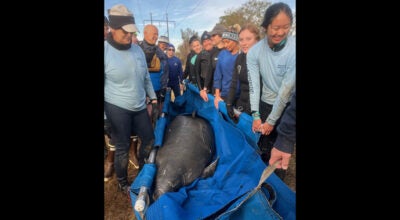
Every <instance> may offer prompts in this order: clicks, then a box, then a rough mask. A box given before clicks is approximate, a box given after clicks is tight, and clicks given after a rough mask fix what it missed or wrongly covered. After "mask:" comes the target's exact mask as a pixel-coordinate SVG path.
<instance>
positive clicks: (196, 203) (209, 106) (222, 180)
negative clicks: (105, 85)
mask: <svg viewBox="0 0 400 220" xmlns="http://www.w3.org/2000/svg"><path fill="white" fill-rule="evenodd" d="M167 95H169V92H168V93H167ZM165 105H166V106H164V107H165V108H164V110H168V112H167V115H166V118H164V119H162V120H158V121H157V123H159V121H160V122H161V121H162V124H163V126H167V124H168V122H170V121H171V120H173V118H174V117H175V116H176V115H180V114H192V112H193V111H196V114H197V115H198V116H199V117H203V118H205V119H206V120H208V122H209V123H210V124H211V126H212V128H213V130H214V134H215V135H214V136H215V143H216V154H215V156H214V157H215V158H217V157H219V161H218V165H217V169H216V171H215V173H214V175H213V176H212V177H209V178H206V179H197V180H195V181H194V182H193V183H192V184H190V185H189V186H185V187H182V188H181V189H180V190H179V191H177V192H169V193H166V194H163V195H162V196H161V197H159V198H158V200H156V201H151V202H150V203H151V204H150V205H149V206H148V208H147V209H146V210H145V212H144V214H145V218H146V219H147V220H153V219H154V220H156V219H157V220H158V219H184V220H191V219H207V218H210V219H215V217H214V216H215V215H216V213H221V212H222V210H223V211H224V212H226V210H230V209H231V207H232V206H234V205H232V204H236V203H238V202H239V201H240V198H241V197H242V196H243V195H245V194H246V193H248V192H250V191H251V190H252V189H254V188H255V187H256V186H257V184H258V182H259V180H260V177H261V174H262V172H263V170H264V169H265V168H266V164H265V163H264V162H263V161H262V160H261V158H260V156H259V154H258V153H257V149H258V146H257V144H256V143H257V141H258V138H259V134H257V133H256V134H255V133H253V132H252V131H251V125H252V118H251V116H249V115H247V114H241V115H240V118H239V122H238V123H237V124H235V123H233V122H232V121H231V119H230V118H229V117H228V116H227V111H226V107H225V104H224V103H223V102H220V104H219V110H217V109H216V108H215V107H214V97H213V96H211V95H209V101H208V102H204V101H203V100H202V99H201V97H200V95H199V91H198V89H197V88H196V87H194V86H193V85H191V84H189V85H187V89H186V91H185V92H184V93H183V95H182V96H178V97H177V98H176V99H175V100H174V102H169V99H167V100H166V103H165ZM160 119H161V118H160ZM160 124H161V123H160ZM157 129H159V128H157V126H156V131H155V134H156V142H157V139H158V142H159V140H160V139H161V140H162V136H163V134H160V133H162V132H158V131H157ZM157 136H158V137H157ZM161 147H162V145H161ZM178 156H179V155H178ZM154 168H155V167H154V166H151V168H150V170H149V171H147V169H146V167H144V168H143V169H142V170H141V172H140V174H139V175H138V176H137V177H136V179H135V181H134V182H133V184H132V185H131V199H132V207H134V204H135V200H136V197H137V194H138V193H139V188H140V186H141V185H143V184H144V183H145V184H147V185H148V184H149V183H148V179H146V180H145V179H142V176H143V177H146V176H147V177H148V176H151V175H153V174H152V173H151V174H150V175H146V172H154ZM265 182H266V183H268V184H269V185H270V186H272V188H273V189H274V190H275V193H276V200H275V202H274V203H273V204H272V209H273V210H274V212H276V213H277V214H278V215H279V216H281V217H282V218H283V219H285V220H286V219H288V220H290V219H296V201H295V200H296V194H295V192H293V191H292V190H291V189H290V188H289V187H288V186H287V185H286V184H285V183H284V182H282V181H281V180H280V179H279V177H277V176H276V175H275V174H272V175H271V176H270V177H269V178H268V179H267V180H266V181H265ZM150 193H151V190H150ZM238 198H239V199H238ZM254 205H255V204H250V203H249V205H248V206H254ZM247 208H249V207H247ZM135 214H136V217H137V218H138V219H141V217H140V215H139V213H137V212H136V211H135ZM211 216H213V217H211ZM260 219H261V218H260ZM262 219H274V218H265V217H264V218H262ZM251 220H256V219H251Z"/></svg>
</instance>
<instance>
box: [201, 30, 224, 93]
mask: <svg viewBox="0 0 400 220" xmlns="http://www.w3.org/2000/svg"><path fill="white" fill-rule="evenodd" d="M225 30H226V28H225V27H224V26H223V25H222V24H216V25H215V26H214V28H213V29H212V31H210V32H205V33H203V34H204V41H203V42H204V43H205V45H204V46H203V47H204V48H205V50H207V52H208V53H209V57H210V58H209V60H210V64H211V65H210V68H209V74H208V76H207V77H206V78H205V80H204V87H203V88H202V90H201V91H200V96H201V98H202V99H203V100H204V101H208V94H214V93H215V89H214V87H213V82H214V80H213V78H214V72H215V69H216V68H217V61H218V54H219V52H221V50H223V49H224V42H222V33H223V32H224V31H225ZM208 36H209V39H210V40H211V44H212V46H213V47H212V49H211V50H209V49H208V46H207V44H208V40H207V39H208ZM202 38H203V35H202ZM203 42H202V43H203Z"/></svg>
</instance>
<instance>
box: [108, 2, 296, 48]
mask: <svg viewBox="0 0 400 220" xmlns="http://www.w3.org/2000/svg"><path fill="white" fill-rule="evenodd" d="M248 1H249V0H104V7H105V8H104V15H107V9H109V8H111V7H112V6H113V5H116V4H120V3H121V4H124V5H125V6H126V7H127V8H128V9H129V10H130V11H131V12H132V13H133V16H134V17H135V22H136V25H137V27H138V29H139V31H140V33H139V35H138V38H139V40H142V39H143V27H144V25H146V24H150V20H151V19H152V20H153V24H154V25H156V26H157V28H158V31H159V36H161V35H164V36H167V35H168V33H169V39H170V41H171V43H173V44H174V45H175V47H177V45H178V44H180V43H181V42H182V39H181V33H180V30H181V29H182V30H186V28H190V29H192V30H195V31H197V32H198V33H199V35H201V34H202V33H203V31H211V30H212V28H213V27H214V25H215V24H216V23H218V21H219V17H221V16H223V15H224V14H225V13H224V12H225V11H226V10H228V9H237V8H239V7H241V6H242V5H243V4H244V3H246V2H248ZM268 2H272V3H274V2H285V3H287V4H288V5H289V6H290V7H291V8H292V10H293V12H294V11H295V10H296V0H268ZM167 16H168V21H169V22H168V29H167V22H166V20H167Z"/></svg>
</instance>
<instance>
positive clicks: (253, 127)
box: [251, 119, 261, 133]
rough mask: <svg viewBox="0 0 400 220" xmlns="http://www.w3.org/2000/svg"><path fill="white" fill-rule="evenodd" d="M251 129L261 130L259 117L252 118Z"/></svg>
mask: <svg viewBox="0 0 400 220" xmlns="http://www.w3.org/2000/svg"><path fill="white" fill-rule="evenodd" d="M251 130H252V131H253V132H254V133H256V132H261V119H258V120H253V125H252V126H251Z"/></svg>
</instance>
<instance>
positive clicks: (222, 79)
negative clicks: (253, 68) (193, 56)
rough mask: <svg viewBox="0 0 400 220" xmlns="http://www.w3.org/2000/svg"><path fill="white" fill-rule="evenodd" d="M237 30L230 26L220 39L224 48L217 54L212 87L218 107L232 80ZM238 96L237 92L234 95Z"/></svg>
mask: <svg viewBox="0 0 400 220" xmlns="http://www.w3.org/2000/svg"><path fill="white" fill-rule="evenodd" d="M238 31H239V30H237V29H234V28H231V29H230V30H226V31H224V32H223V33H222V41H223V42H224V45H225V49H224V50H222V51H221V52H220V53H219V54H218V62H217V67H216V69H215V72H214V79H213V80H214V82H213V87H214V89H215V93H214V96H215V98H214V105H215V108H217V109H218V105H219V102H220V101H224V100H225V99H226V98H227V97H228V92H229V87H230V84H231V80H232V73H233V67H234V65H235V60H236V57H237V56H238V54H239V37H238V33H237V32H238ZM236 96H238V93H237V94H236V95H235V97H236Z"/></svg>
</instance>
